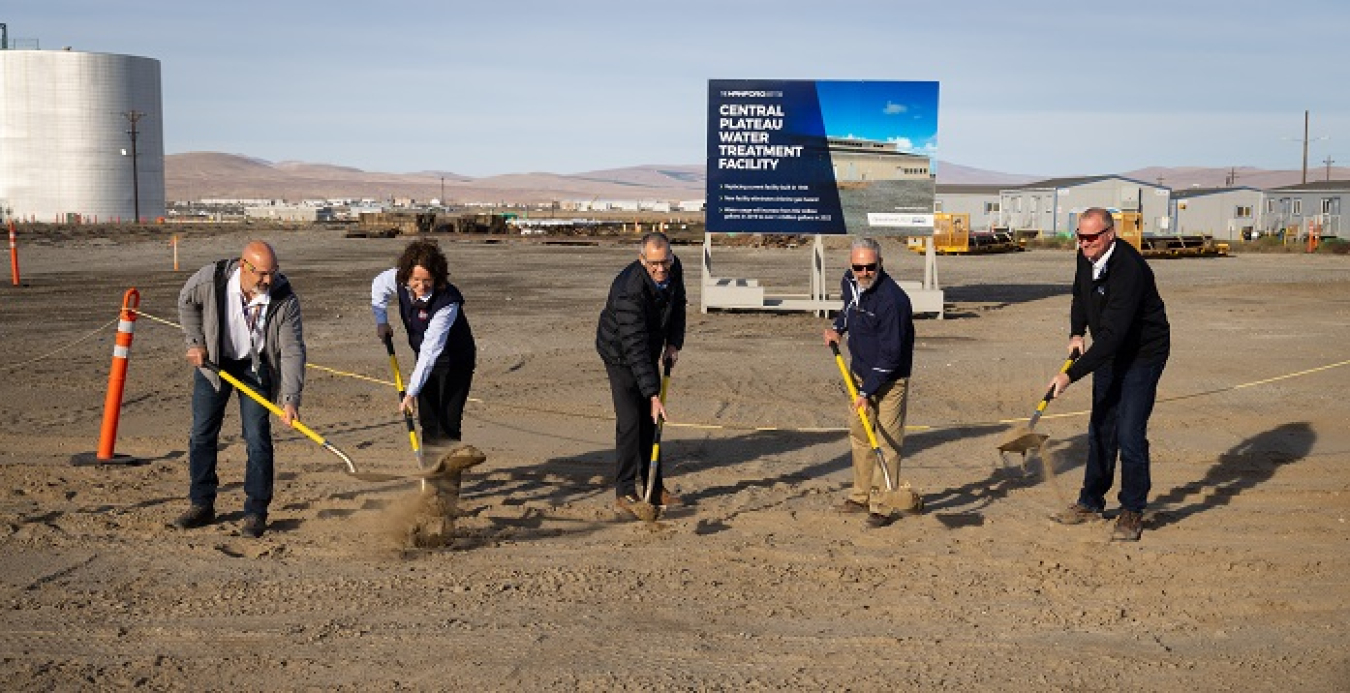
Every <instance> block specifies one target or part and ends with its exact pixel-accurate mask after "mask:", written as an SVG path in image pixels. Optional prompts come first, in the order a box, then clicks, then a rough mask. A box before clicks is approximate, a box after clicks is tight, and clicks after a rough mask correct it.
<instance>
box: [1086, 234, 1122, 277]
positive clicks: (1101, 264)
mask: <svg viewBox="0 0 1350 693" xmlns="http://www.w3.org/2000/svg"><path fill="white" fill-rule="evenodd" d="M1118 242H1120V239H1112V240H1111V247H1110V248H1107V249H1106V252H1104V253H1102V256H1101V257H1099V258H1097V261H1096V262H1094V263H1092V281H1097V280H1098V279H1101V278H1102V272H1105V271H1106V261H1107V260H1110V259H1111V253H1114V252H1116V243H1118Z"/></svg>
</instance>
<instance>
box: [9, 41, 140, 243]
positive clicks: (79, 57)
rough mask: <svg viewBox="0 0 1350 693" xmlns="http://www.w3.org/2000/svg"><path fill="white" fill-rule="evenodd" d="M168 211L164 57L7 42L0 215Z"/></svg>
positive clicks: (103, 217) (124, 216) (127, 215)
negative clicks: (162, 85)
mask: <svg viewBox="0 0 1350 693" xmlns="http://www.w3.org/2000/svg"><path fill="white" fill-rule="evenodd" d="M138 212H139V216H140V218H141V219H142V220H153V219H155V218H157V217H161V216H163V215H164V112H163V106H162V102H161V94H160V64H159V61H158V60H154V59H151V58H142V57H137V56H132V55H114V54H108V53H82V52H79V51H72V50H59V51H52V50H28V49H25V50H13V49H0V213H3V215H4V216H6V217H14V218H18V219H21V220H27V221H35V222H47V223H52V222H68V221H74V220H77V219H78V220H83V221H94V220H97V221H101V222H102V221H117V220H122V221H131V220H134V219H135V218H136V217H137V213H138Z"/></svg>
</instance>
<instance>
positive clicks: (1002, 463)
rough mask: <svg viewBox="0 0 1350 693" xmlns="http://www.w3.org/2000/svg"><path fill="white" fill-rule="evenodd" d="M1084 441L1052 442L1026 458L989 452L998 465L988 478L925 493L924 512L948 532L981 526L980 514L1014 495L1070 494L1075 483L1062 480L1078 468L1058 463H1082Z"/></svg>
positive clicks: (1080, 439) (1077, 465)
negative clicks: (1051, 489)
mask: <svg viewBox="0 0 1350 693" xmlns="http://www.w3.org/2000/svg"><path fill="white" fill-rule="evenodd" d="M988 428H990V429H1001V427H995V426H991V427H988ZM1085 439H1086V436H1077V437H1075V438H1072V439H1070V440H1067V441H1055V442H1052V443H1050V444H1049V445H1047V446H1046V447H1044V448H1042V449H1041V450H1039V451H1033V452H1030V453H1029V454H1028V455H1027V456H1026V457H1025V458H1024V457H1022V456H1021V455H1018V454H1015V453H1008V454H1007V455H1006V456H1002V455H1000V454H999V452H998V450H996V449H995V450H991V451H990V455H991V456H994V457H993V459H994V460H996V462H997V463H996V464H995V465H994V466H993V468H992V470H991V471H990V473H989V475H988V476H986V477H985V478H983V479H978V480H975V481H971V482H968V483H965V484H962V485H960V486H956V487H952V488H945V489H940V490H934V491H931V492H926V493H925V494H924V501H925V506H926V508H927V512H930V513H932V514H933V515H934V516H935V517H937V519H938V520H939V521H941V522H942V523H943V524H944V525H946V526H948V527H949V528H954V527H965V526H972V525H980V524H983V521H984V519H983V516H982V515H981V514H980V512H979V511H980V510H982V509H984V508H987V507H989V506H990V505H992V504H994V503H995V502H997V501H1000V500H1003V499H1005V498H1007V497H1008V495H1009V494H1010V493H1012V492H1013V491H1018V490H1023V489H1030V488H1034V487H1036V486H1040V485H1043V484H1050V485H1053V486H1055V487H1056V489H1057V491H1056V492H1057V493H1059V494H1066V493H1072V492H1073V491H1074V490H1075V489H1076V488H1077V482H1066V481H1064V480H1063V477H1064V475H1065V473H1066V472H1069V471H1072V470H1073V469H1074V468H1076V467H1079V466H1081V464H1070V465H1067V466H1063V465H1061V464H1059V463H1058V461H1059V460H1064V459H1081V458H1082V457H1083V454H1082V452H1083V450H1085V449H1086V447H1085V446H1086V442H1085ZM944 511H945V512H944Z"/></svg>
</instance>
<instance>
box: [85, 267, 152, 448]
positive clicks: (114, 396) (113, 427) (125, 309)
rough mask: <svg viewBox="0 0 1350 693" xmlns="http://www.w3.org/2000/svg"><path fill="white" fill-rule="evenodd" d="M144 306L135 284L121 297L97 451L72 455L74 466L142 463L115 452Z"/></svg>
mask: <svg viewBox="0 0 1350 693" xmlns="http://www.w3.org/2000/svg"><path fill="white" fill-rule="evenodd" d="M140 305H141V292H139V291H137V290H136V289H135V288H134V287H133V288H131V289H127V292H126V294H125V295H124V296H123V297H122V311H121V313H119V314H118V320H117V340H116V342H114V344H113V357H112V368H111V369H110V370H109V371H108V393H107V395H106V396H105V397H104V399H103V426H102V427H101V428H100V430H99V434H98V452H96V453H93V454H90V453H87V452H86V453H80V454H77V455H75V456H73V457H71V458H70V463H71V464H73V465H77V466H78V465H88V464H140V463H141V462H143V461H144V460H140V459H138V458H135V457H131V456H129V455H118V454H115V453H114V452H113V448H114V447H116V445H117V424H118V420H119V418H120V417H121V413H122V391H123V390H124V389H125V387H126V383H127V364H128V361H129V359H130V357H131V338H132V336H133V335H134V334H135V332H136V309H137V308H139V307H140Z"/></svg>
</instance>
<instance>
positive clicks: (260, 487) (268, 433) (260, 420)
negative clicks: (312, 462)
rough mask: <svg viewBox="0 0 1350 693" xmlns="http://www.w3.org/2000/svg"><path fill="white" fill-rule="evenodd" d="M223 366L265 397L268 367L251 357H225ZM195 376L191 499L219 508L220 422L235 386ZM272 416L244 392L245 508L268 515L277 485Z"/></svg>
mask: <svg viewBox="0 0 1350 693" xmlns="http://www.w3.org/2000/svg"><path fill="white" fill-rule="evenodd" d="M220 367H221V369H222V370H224V371H225V372H226V373H229V374H230V375H232V376H234V377H235V378H237V379H239V381H240V382H242V383H244V384H245V385H248V386H249V388H250V389H252V390H253V391H254V392H257V393H258V394H260V395H264V396H266V395H265V393H266V392H267V389H268V388H267V387H266V384H267V373H266V366H265V365H264V366H263V369H262V370H263V371H264V372H263V373H262V374H261V377H259V376H258V375H255V374H254V373H253V372H252V370H251V369H250V367H249V361H248V359H244V360H242V361H231V360H229V359H221V364H220ZM192 380H193V383H192V434H191V436H190V438H189V440H188V475H189V476H190V477H191V485H190V487H189V489H188V498H189V499H190V500H191V501H192V504H193V505H205V506H210V507H214V506H215V502H216V489H217V488H218V487H219V486H220V480H219V479H218V478H217V477H216V448H217V441H218V440H219V438H220V426H221V422H222V421H224V419H225V406H226V405H228V404H229V403H230V395H231V394H232V393H233V392H234V386H233V385H231V384H229V383H227V382H225V381H224V380H222V381H221V383H220V390H219V391H217V390H216V389H215V388H214V387H212V386H211V381H209V380H207V379H206V376H204V375H202V372H201V371H200V370H197V369H194V370H193V377H192ZM268 416H269V412H268V411H267V408H266V407H264V406H263V405H261V404H259V403H257V402H255V401H253V399H252V398H250V397H249V396H248V395H245V394H244V393H242V392H241V393H239V418H240V419H242V420H243V430H244V443H245V445H247V447H248V466H247V467H246V468H245V470H244V494H245V495H246V496H247V500H245V502H244V512H245V513H248V514H253V515H259V516H261V517H263V518H264V519H266V518H267V506H268V505H269V504H270V503H271V502H272V484H273V474H272V422H271V420H270V419H269V418H268Z"/></svg>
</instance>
